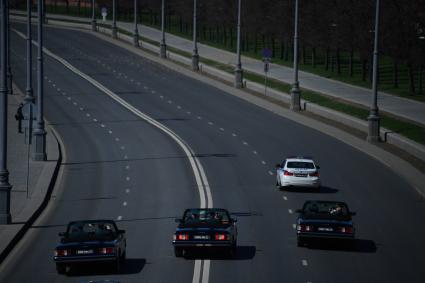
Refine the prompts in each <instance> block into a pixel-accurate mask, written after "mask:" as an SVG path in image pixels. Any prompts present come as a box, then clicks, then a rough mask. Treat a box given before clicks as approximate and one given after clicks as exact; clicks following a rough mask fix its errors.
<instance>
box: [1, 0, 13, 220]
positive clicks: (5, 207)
mask: <svg viewBox="0 0 425 283" xmlns="http://www.w3.org/2000/svg"><path fill="white" fill-rule="evenodd" d="M6 1H7V0H1V3H0V5H1V6H0V13H1V17H0V21H1V22H0V43H1V46H0V65H1V67H0V69H1V70H0V224H9V223H10V222H11V220H12V217H11V215H10V190H11V189H12V186H11V185H10V184H9V171H8V170H7V74H6V71H7V70H6V69H7V66H6V65H7V58H6V57H7V54H6V53H7V46H6V37H7V32H6V29H7V26H6V24H7V21H6Z"/></svg>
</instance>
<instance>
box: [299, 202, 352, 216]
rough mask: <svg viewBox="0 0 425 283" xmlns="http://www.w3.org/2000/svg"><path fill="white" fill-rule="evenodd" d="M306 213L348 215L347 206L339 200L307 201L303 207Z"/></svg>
mask: <svg viewBox="0 0 425 283" xmlns="http://www.w3.org/2000/svg"><path fill="white" fill-rule="evenodd" d="M304 212H305V213H307V214H328V215H331V216H348V208H347V206H346V205H345V204H344V203H339V202H309V203H307V204H306V205H305V207H304Z"/></svg>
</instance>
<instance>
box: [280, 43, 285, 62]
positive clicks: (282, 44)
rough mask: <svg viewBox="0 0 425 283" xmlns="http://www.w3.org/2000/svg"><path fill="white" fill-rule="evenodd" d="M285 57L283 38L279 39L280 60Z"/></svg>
mask: <svg viewBox="0 0 425 283" xmlns="http://www.w3.org/2000/svg"><path fill="white" fill-rule="evenodd" d="M283 58H285V42H284V41H283V39H282V40H281V41H280V60H283Z"/></svg>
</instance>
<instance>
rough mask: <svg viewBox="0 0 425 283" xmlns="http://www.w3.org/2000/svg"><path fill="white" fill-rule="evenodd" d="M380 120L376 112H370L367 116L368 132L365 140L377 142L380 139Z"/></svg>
mask: <svg viewBox="0 0 425 283" xmlns="http://www.w3.org/2000/svg"><path fill="white" fill-rule="evenodd" d="M380 120H381V118H380V117H379V116H378V115H376V114H371V115H369V117H367V122H368V134H367V138H366V140H367V141H368V142H370V143H377V142H380V141H381V136H380Z"/></svg>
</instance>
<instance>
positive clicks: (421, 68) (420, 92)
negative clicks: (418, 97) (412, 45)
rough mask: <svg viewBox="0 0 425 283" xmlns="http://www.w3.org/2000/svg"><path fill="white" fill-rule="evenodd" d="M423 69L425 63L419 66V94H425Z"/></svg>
mask: <svg viewBox="0 0 425 283" xmlns="http://www.w3.org/2000/svg"><path fill="white" fill-rule="evenodd" d="M422 71H423V65H422V64H421V66H420V67H419V94H423V88H422V73H423V72H422Z"/></svg>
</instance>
